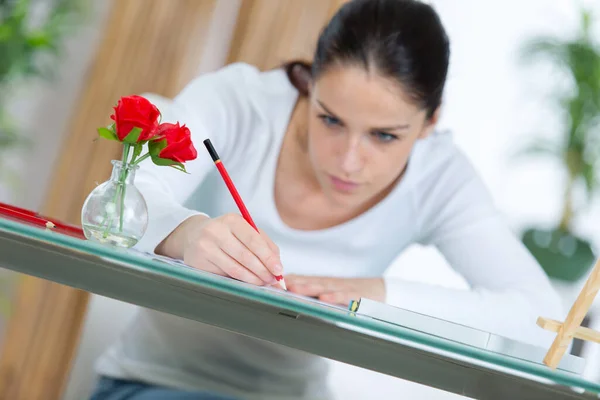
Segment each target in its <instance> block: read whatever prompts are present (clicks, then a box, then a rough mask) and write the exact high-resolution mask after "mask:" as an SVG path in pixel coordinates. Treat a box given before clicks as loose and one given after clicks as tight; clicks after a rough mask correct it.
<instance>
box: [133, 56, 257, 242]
mask: <svg viewBox="0 0 600 400" xmlns="http://www.w3.org/2000/svg"><path fill="white" fill-rule="evenodd" d="M248 74H256V71H255V70H254V68H253V67H250V66H247V65H245V64H232V65H230V66H227V67H225V68H223V69H221V70H218V71H216V72H211V73H207V74H205V75H202V76H200V77H198V78H196V79H194V80H193V81H192V82H191V83H189V84H188V85H187V86H186V87H185V88H184V89H183V90H182V91H181V92H180V93H179V94H178V95H177V96H176V97H175V98H174V99H173V101H172V102H170V104H165V105H164V106H162V107H161V106H160V105H159V104H158V103H160V98H159V97H158V96H157V99H158V101H157V103H155V104H156V105H157V106H158V107H159V109H160V111H161V113H162V121H163V122H172V123H174V122H177V121H179V122H180V123H181V124H185V125H186V126H187V127H188V128H189V129H190V132H191V135H192V141H193V143H194V146H195V147H196V150H197V151H198V157H197V158H196V159H195V160H192V161H188V162H187V163H186V170H187V171H188V173H187V174H186V173H184V172H182V171H178V170H176V169H174V168H169V167H164V166H157V165H155V164H154V163H152V161H150V160H145V161H143V162H142V163H140V168H139V170H138V171H137V173H136V179H135V184H136V187H137V188H138V189H139V190H140V192H141V193H142V195H143V196H144V199H145V201H146V205H147V207H148V220H149V221H148V227H147V229H146V232H145V234H144V236H143V237H142V239H141V240H140V241H139V242H138V243H137V244H136V246H135V247H136V248H137V249H139V250H142V251H147V252H151V253H153V252H154V250H155V249H156V246H158V244H160V242H162V241H163V240H164V239H165V238H166V237H167V236H168V235H169V234H170V233H171V232H172V231H173V230H174V229H175V228H176V227H177V226H178V225H179V224H181V223H182V222H183V221H184V220H186V219H187V218H189V217H191V216H193V215H198V214H203V213H201V212H200V211H198V210H194V209H190V208H186V207H185V206H184V204H185V202H186V200H187V199H188V198H189V197H190V196H191V195H192V194H193V193H194V191H195V190H196V189H197V188H198V187H199V186H200V184H201V183H202V182H203V180H204V178H205V177H206V175H207V174H208V173H209V172H210V171H211V170H212V169H214V164H213V162H212V160H211V158H210V157H209V156H208V155H207V154H206V152H205V150H204V144H203V143H202V142H203V140H205V139H207V138H210V140H211V141H212V142H213V144H214V145H215V147H216V148H217V150H218V151H219V154H220V155H221V157H226V156H227V154H229V153H230V152H231V149H232V145H233V144H234V143H235V142H236V135H240V134H242V133H241V131H242V129H243V127H244V126H247V125H248V124H247V123H246V122H247V121H246V119H247V118H248V112H247V108H248V105H247V102H245V101H244V99H243V98H241V95H242V94H243V90H240V89H239V88H240V87H242V86H241V85H242V83H243V80H244V79H246V77H245V75H246V76H247V75H248ZM147 97H148V98H149V100H151V101H152V100H153V99H152V98H151V97H152V95H149V96H147ZM163 101H164V100H163ZM204 215H206V214H204Z"/></svg>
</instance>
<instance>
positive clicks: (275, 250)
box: [258, 228, 281, 256]
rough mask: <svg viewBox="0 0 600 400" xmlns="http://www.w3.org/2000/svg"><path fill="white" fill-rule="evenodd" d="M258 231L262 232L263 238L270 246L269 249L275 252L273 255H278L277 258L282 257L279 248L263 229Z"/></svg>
mask: <svg viewBox="0 0 600 400" xmlns="http://www.w3.org/2000/svg"><path fill="white" fill-rule="evenodd" d="M258 231H259V232H260V235H261V236H262V237H263V239H265V241H266V242H267V244H268V245H269V248H270V249H271V251H273V253H275V254H277V256H281V254H280V252H279V247H278V246H277V245H276V244H275V243H274V242H273V241H272V240H271V238H270V237H269V236H268V235H267V234H266V233H265V232H264V231H263V230H262V229H260V228H258Z"/></svg>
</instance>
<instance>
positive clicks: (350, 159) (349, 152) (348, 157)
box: [342, 138, 363, 176]
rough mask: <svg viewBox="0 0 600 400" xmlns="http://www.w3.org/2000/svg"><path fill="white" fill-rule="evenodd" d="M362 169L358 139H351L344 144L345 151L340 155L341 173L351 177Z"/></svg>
mask: <svg viewBox="0 0 600 400" xmlns="http://www.w3.org/2000/svg"><path fill="white" fill-rule="evenodd" d="M362 168H363V161H362V157H361V155H360V138H351V139H350V140H348V142H347V143H346V149H345V150H344V153H343V154H342V172H344V173H345V174H346V175H349V176H350V175H353V174H356V173H357V172H359V171H360V170H361V169H362Z"/></svg>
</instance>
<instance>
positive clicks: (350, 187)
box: [329, 175, 360, 193]
mask: <svg viewBox="0 0 600 400" xmlns="http://www.w3.org/2000/svg"><path fill="white" fill-rule="evenodd" d="M329 179H330V180H331V185H332V186H333V187H334V189H336V190H337V191H339V192H344V193H350V192H353V191H355V190H356V189H357V188H358V187H359V186H360V184H359V183H356V182H353V181H347V180H344V179H341V178H338V177H336V176H333V175H329Z"/></svg>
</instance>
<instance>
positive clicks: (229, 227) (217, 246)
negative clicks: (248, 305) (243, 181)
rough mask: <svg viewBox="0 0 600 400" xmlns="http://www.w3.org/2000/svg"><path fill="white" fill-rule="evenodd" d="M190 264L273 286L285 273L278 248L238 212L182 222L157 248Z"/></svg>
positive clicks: (256, 283) (159, 251) (245, 280)
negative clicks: (277, 276) (279, 276)
mask: <svg viewBox="0 0 600 400" xmlns="http://www.w3.org/2000/svg"><path fill="white" fill-rule="evenodd" d="M156 252H157V253H159V254H163V255H166V256H169V257H173V258H182V259H183V262H185V263H186V264H187V265H189V266H192V267H195V268H198V269H201V270H204V271H208V272H212V273H215V274H218V275H222V276H229V277H232V278H234V279H237V280H240V281H244V282H248V283H252V284H255V285H273V284H275V283H277V280H276V279H275V276H276V275H281V274H282V273H283V267H282V266H281V259H280V257H279V248H278V247H277V246H276V245H275V244H274V243H273V242H272V241H271V239H269V237H268V236H267V235H266V234H264V232H261V233H258V232H256V230H255V229H254V228H253V227H252V226H251V225H250V224H249V223H248V222H246V220H245V219H244V218H243V217H242V216H241V215H239V214H226V215H223V216H221V217H217V218H208V217H205V216H202V215H198V216H194V217H190V218H188V219H187V220H185V221H184V222H182V223H181V224H180V225H179V226H178V227H177V228H176V229H175V230H174V231H173V232H172V233H171V234H170V235H169V236H168V237H167V238H166V239H165V240H164V241H163V242H162V243H161V244H160V245H159V246H158V247H157V249H156Z"/></svg>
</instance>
